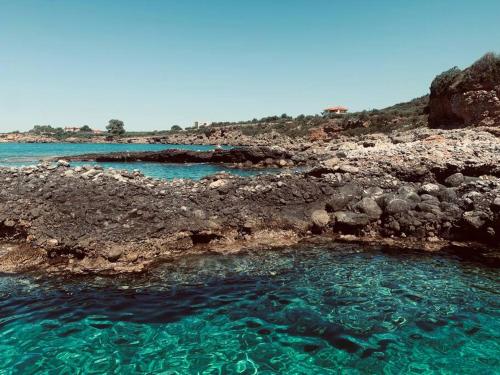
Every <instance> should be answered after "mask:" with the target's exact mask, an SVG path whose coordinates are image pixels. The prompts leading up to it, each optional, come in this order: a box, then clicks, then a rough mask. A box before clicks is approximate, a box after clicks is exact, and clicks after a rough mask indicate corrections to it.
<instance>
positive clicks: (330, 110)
mask: <svg viewBox="0 0 500 375" xmlns="http://www.w3.org/2000/svg"><path fill="white" fill-rule="evenodd" d="M348 110H349V109H348V108H346V107H342V106H336V107H329V108H325V109H324V110H323V111H324V113H326V114H336V115H341V114H344V113H347V111H348Z"/></svg>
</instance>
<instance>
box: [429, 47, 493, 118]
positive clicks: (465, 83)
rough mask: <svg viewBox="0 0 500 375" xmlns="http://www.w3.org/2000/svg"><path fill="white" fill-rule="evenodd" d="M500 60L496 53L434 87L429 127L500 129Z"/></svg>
mask: <svg viewBox="0 0 500 375" xmlns="http://www.w3.org/2000/svg"><path fill="white" fill-rule="evenodd" d="M499 98H500V57H499V56H496V55H494V54H492V53H490V54H487V55H485V56H483V57H482V58H481V59H480V60H478V61H477V62H476V63H474V64H473V65H472V66H470V67H469V68H467V69H465V70H463V71H462V70H460V69H458V68H453V69H451V70H449V71H447V72H444V73H442V74H441V75H439V76H437V77H436V78H435V79H434V81H433V82H432V85H431V93H430V100H429V126H430V127H434V128H454V127H467V126H500V99H499Z"/></svg>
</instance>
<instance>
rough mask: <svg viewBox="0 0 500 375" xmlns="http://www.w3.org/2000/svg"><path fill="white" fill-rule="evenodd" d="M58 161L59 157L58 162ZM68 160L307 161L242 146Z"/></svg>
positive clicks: (285, 163)
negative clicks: (225, 148) (212, 149)
mask: <svg viewBox="0 0 500 375" xmlns="http://www.w3.org/2000/svg"><path fill="white" fill-rule="evenodd" d="M57 159H59V158H56V159H55V160H57ZM66 160H69V161H93V162H115V163H116V162H137V161H141V162H151V163H222V164H231V165H239V166H240V167H246V168H251V167H291V166H294V165H296V162H298V163H304V162H305V160H298V159H297V158H295V160H296V162H294V161H293V160H292V153H291V152H290V151H287V150H285V149H284V148H281V147H241V148H234V149H230V150H223V149H217V150H214V151H192V150H177V149H167V150H162V151H143V152H113V153H105V154H86V155H75V156H70V157H67V158H66Z"/></svg>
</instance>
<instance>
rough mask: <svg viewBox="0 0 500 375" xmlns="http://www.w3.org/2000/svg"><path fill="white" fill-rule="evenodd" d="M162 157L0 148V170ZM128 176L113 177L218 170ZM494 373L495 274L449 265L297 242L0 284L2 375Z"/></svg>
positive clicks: (185, 172)
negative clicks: (90, 157) (115, 271)
mask: <svg viewBox="0 0 500 375" xmlns="http://www.w3.org/2000/svg"><path fill="white" fill-rule="evenodd" d="M166 147H180V146H175V145H107V144H106V145H88V144H68V145H66V144H27V145H17V144H16V145H14V144H12V145H11V144H7V145H6V144H0V164H2V165H7V166H13V165H27V164H30V163H36V162H38V160H39V159H40V158H42V159H43V158H45V157H49V156H56V155H58V156H64V155H70V154H78V153H89V152H107V151H126V150H129V151H139V150H159V149H162V148H166ZM182 147H189V148H192V149H206V148H207V147H206V146H182ZM133 164H134V165H132V166H129V165H125V166H124V165H122V164H120V166H119V168H123V167H126V168H132V167H133V168H134V169H141V170H143V172H144V173H146V174H147V175H151V176H154V177H158V178H176V177H182V178H200V177H201V176H203V175H206V174H210V173H214V172H217V171H220V170H224V168H223V167H215V166H208V165H187V166H178V167H177V168H178V169H177V170H174V169H175V168H174V167H172V166H148V165H145V166H143V165H135V163H133ZM113 167H115V166H113ZM149 168H151V169H149ZM156 168H158V169H156ZM210 168H217V169H214V170H210ZM219 168H220V169H219ZM230 172H231V173H235V171H234V170H230ZM499 373H500V272H499V270H498V268H495V267H492V266H490V265H488V264H483V263H480V262H478V261H473V260H471V259H464V258H460V257H458V256H456V255H453V254H446V253H443V254H422V253H418V252H413V251H410V250H404V251H403V250H388V249H385V248H379V247H361V246H359V245H346V244H335V243H333V244H325V245H311V244H307V245H306V244H303V245H297V246H292V247H285V248H281V249H273V250H266V251H262V250H261V251H245V252H243V253H238V254H232V255H220V254H207V255H196V256H195V255H190V256H186V257H184V258H182V259H180V260H177V261H175V262H171V263H164V264H162V265H159V266H157V267H155V268H153V269H151V270H149V271H148V272H146V273H144V274H138V275H122V276H113V277H104V276H70V275H60V276H57V277H47V276H46V275H43V274H37V273H34V274H29V275H22V274H20V275H10V274H0V374H499Z"/></svg>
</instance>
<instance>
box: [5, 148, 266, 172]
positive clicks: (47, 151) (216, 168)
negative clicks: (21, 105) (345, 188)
mask: <svg viewBox="0 0 500 375" xmlns="http://www.w3.org/2000/svg"><path fill="white" fill-rule="evenodd" d="M172 148H177V149H186V150H212V149H213V148H214V147H213V146H208V145H158V144H107V143H106V144H102V143H0V166H11V167H20V166H26V165H34V164H37V163H38V162H39V161H40V160H43V159H48V158H51V157H55V156H69V155H79V154H88V153H104V152H126V151H160V150H165V149H172ZM225 148H229V147H225ZM84 164H89V163H72V165H73V166H78V165H84ZM92 164H99V165H102V166H104V167H106V168H109V167H111V168H115V169H127V170H134V169H139V170H140V171H141V172H143V173H144V174H145V175H146V176H150V177H155V178H165V179H173V178H192V179H199V178H203V177H205V176H207V175H210V174H214V173H217V172H222V171H226V172H230V173H233V174H238V175H242V176H249V175H255V174H259V173H262V171H256V170H245V169H233V168H227V167H224V166H221V165H213V164H160V163H92ZM266 172H268V173H269V172H273V170H267V171H266Z"/></svg>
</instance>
